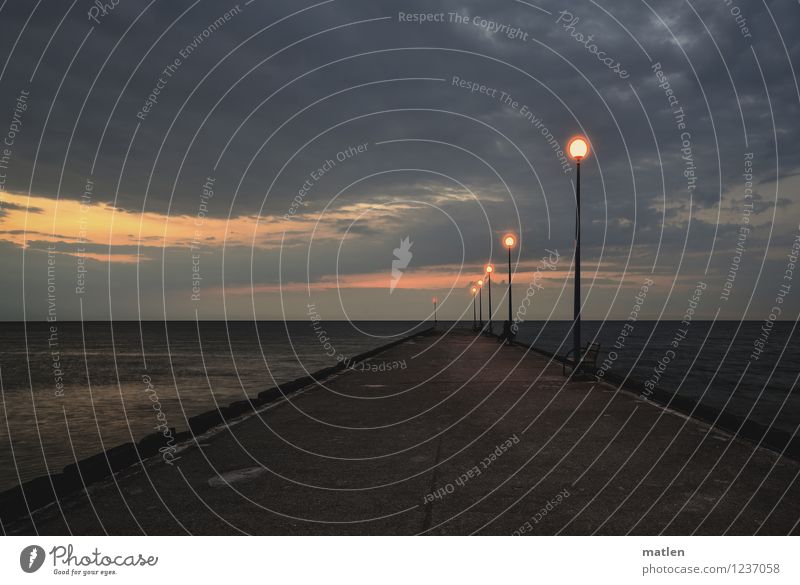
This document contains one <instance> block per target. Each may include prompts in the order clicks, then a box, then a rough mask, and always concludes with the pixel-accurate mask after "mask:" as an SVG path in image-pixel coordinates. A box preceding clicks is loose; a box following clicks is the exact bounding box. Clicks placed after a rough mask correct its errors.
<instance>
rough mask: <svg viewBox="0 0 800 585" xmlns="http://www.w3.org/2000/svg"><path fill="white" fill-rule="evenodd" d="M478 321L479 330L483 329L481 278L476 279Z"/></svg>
mask: <svg viewBox="0 0 800 585" xmlns="http://www.w3.org/2000/svg"><path fill="white" fill-rule="evenodd" d="M478 317H479V319H478V322H479V323H480V328H481V330H482V329H483V279H482V278H479V279H478Z"/></svg>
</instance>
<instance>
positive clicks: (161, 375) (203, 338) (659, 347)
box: [0, 321, 800, 491]
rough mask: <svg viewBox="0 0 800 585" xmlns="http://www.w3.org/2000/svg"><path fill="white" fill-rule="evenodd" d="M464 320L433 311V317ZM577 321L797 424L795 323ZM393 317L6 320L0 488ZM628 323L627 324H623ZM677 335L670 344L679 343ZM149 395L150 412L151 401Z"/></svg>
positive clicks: (554, 343)
mask: <svg viewBox="0 0 800 585" xmlns="http://www.w3.org/2000/svg"><path fill="white" fill-rule="evenodd" d="M471 325H472V323H471V322H469V323H464V322H460V323H459V322H439V324H438V326H439V328H448V327H471ZM628 325H629V326H628V327H626V322H624V321H605V322H599V321H584V322H583V325H582V335H583V340H584V342H588V341H596V342H598V343H600V344H601V354H600V357H599V361H598V366H602V367H603V368H605V369H606V370H607V371H608V372H613V373H615V374H617V375H628V376H629V377H630V378H632V379H635V380H638V381H639V382H641V383H644V382H646V381H648V380H650V381H654V382H655V383H657V385H658V386H659V387H661V388H664V389H667V390H670V391H672V392H676V393H679V394H681V395H685V396H690V397H692V398H694V399H696V400H698V401H700V402H702V403H703V404H706V405H710V406H712V407H713V408H714V409H717V410H718V411H719V412H723V411H724V412H727V413H733V414H735V415H737V416H738V417H740V418H742V420H745V419H751V420H755V421H758V422H759V423H761V424H763V425H765V426H773V427H775V428H779V429H782V430H784V431H786V432H789V433H793V432H795V431H796V430H797V428H798V425H799V424H800V392H798V391H797V379H798V374H799V373H800V367H798V357H800V335H798V333H797V332H796V331H795V325H796V324H795V323H794V322H777V323H775V324H774V326H773V327H772V328H771V329H770V333H769V336H768V340H767V342H766V343H764V344H763V347H762V351H761V353H760V355H759V356H758V359H752V353H753V349H754V347H755V346H754V343H755V342H757V341H758V340H759V339H763V330H762V326H763V323H760V322H732V321H721V322H715V323H711V322H702V321H695V322H692V323H691V325H690V326H689V327H688V329H687V328H685V327H684V326H682V325H681V323H680V322H676V321H660V322H655V321H639V322H636V323H634V324H632V326H631V324H628ZM427 326H430V324H429V323H428V324H425V323H422V324H420V323H409V322H402V321H385V322H382V321H369V322H309V321H293V322H282V321H268V322H250V321H228V322H223V321H201V322H199V323H198V322H190V321H176V322H125V321H122V322H114V323H113V324H112V323H107V322H84V323H80V322H59V323H57V324H51V323H40V322H28V323H22V322H13V323H3V324H0V395H1V397H2V401H1V402H0V491H2V490H6V489H9V488H11V487H13V486H14V485H16V484H19V483H21V482H24V481H27V480H29V479H32V478H34V477H38V476H41V475H45V474H47V473H48V471H50V472H53V473H56V472H59V471H61V469H62V468H63V467H64V466H65V465H68V464H70V463H74V462H75V461H76V460H79V459H82V458H84V457H88V456H90V455H94V454H96V453H99V452H101V451H103V450H106V449H109V448H111V447H114V446H117V445H120V444H123V443H127V442H131V441H136V440H138V439H140V438H142V437H143V436H145V435H147V434H150V433H152V432H154V429H155V427H156V426H157V425H159V424H162V422H165V423H166V424H167V425H168V426H169V427H174V428H176V430H177V431H181V430H185V429H186V420H187V419H188V418H189V417H191V416H193V415H195V414H199V413H201V412H205V411H207V410H210V409H213V408H214V407H215V405H227V404H229V403H230V402H233V401H236V400H242V399H245V398H253V397H255V396H256V395H257V394H258V393H259V392H261V391H262V390H265V389H267V388H270V387H272V386H275V385H277V384H280V383H282V382H287V381H289V380H293V379H295V378H298V377H301V376H304V375H307V374H309V373H312V372H314V371H316V370H319V369H321V368H324V367H328V366H331V365H334V364H336V363H337V360H339V359H341V357H352V356H354V355H357V354H359V353H362V352H364V351H366V350H369V349H372V348H375V347H379V346H381V345H384V344H386V343H389V342H391V341H395V340H397V339H400V338H402V337H404V336H407V335H410V334H412V333H414V332H415V331H418V330H420V329H422V328H424V327H427ZM623 330H625V331H626V334H625V335H623V334H622V333H621V332H622V331H623ZM517 340H518V341H522V342H526V343H530V344H533V345H534V346H536V347H539V348H541V349H544V350H547V351H550V352H553V353H557V354H563V353H565V352H566V351H567V349H568V348H570V347H571V345H572V336H571V323H569V322H563V321H549V322H528V323H523V324H522V325H521V327H520V331H519V333H518V336H517ZM676 340H677V342H676ZM155 399H157V404H158V409H156V408H155V407H154V404H155V403H156V402H155Z"/></svg>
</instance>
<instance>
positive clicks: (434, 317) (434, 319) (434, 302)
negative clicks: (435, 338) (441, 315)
mask: <svg viewBox="0 0 800 585" xmlns="http://www.w3.org/2000/svg"><path fill="white" fill-rule="evenodd" d="M433 325H434V327H435V326H436V301H433Z"/></svg>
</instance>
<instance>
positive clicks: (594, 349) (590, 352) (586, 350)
mask: <svg viewBox="0 0 800 585" xmlns="http://www.w3.org/2000/svg"><path fill="white" fill-rule="evenodd" d="M570 356H573V359H572V361H570V359H569V358H570ZM599 356H600V344H599V343H589V344H587V345H586V346H585V347H583V348H581V355H580V359H576V356H575V349H574V348H573V349H571V350H569V351H568V352H567V355H565V356H564V358H563V361H562V363H561V373H562V374H563V375H565V376H566V375H567V368H568V367H569V368H572V370H573V371H575V372H578V373H587V370H589V373H592V374H594V372H595V371H596V370H597V358H598V357H599ZM576 362H577V364H576Z"/></svg>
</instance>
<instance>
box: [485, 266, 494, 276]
mask: <svg viewBox="0 0 800 585" xmlns="http://www.w3.org/2000/svg"><path fill="white" fill-rule="evenodd" d="M492 272H494V266H492V265H491V264H487V265H486V274H491V273H492Z"/></svg>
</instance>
